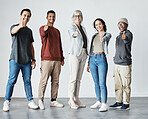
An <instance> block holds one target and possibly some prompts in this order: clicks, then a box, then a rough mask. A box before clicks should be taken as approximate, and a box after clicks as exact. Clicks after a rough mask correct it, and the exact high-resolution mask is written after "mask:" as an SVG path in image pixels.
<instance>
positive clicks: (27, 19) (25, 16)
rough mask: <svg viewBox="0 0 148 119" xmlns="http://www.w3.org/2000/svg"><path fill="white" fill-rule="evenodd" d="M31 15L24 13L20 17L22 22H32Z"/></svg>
mask: <svg viewBox="0 0 148 119" xmlns="http://www.w3.org/2000/svg"><path fill="white" fill-rule="evenodd" d="M30 17H31V14H30V12H28V11H23V13H22V14H21V15H20V19H21V21H25V22H26V23H27V22H28V21H29V20H30Z"/></svg>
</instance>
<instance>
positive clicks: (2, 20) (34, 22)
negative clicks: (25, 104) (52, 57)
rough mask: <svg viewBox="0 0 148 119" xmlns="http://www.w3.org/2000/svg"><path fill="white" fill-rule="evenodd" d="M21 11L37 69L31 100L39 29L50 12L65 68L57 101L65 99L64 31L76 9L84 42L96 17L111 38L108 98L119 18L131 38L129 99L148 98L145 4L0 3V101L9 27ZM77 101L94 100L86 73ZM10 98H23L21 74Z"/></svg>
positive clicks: (133, 0) (103, 0) (93, 0)
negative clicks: (123, 19) (29, 31)
mask: <svg viewBox="0 0 148 119" xmlns="http://www.w3.org/2000/svg"><path fill="white" fill-rule="evenodd" d="M23 8H30V9H31V11H32V14H33V15H32V17H31V19H30V22H29V23H28V26H29V27H30V28H31V29H32V30H33V35H34V39H35V42H34V47H35V55H36V60H37V67H36V69H35V70H34V71H33V75H32V86H33V94H34V97H37V96H38V84H39V80H40V71H39V68H40V51H41V40H40V35H39V27H40V26H41V25H44V24H46V19H45V18H46V13H47V11H48V10H50V9H53V10H55V11H56V13H57V19H56V22H55V24H54V25H55V27H57V28H58V29H59V30H60V31H61V36H62V42H63V50H64V56H65V58H66V59H65V63H66V64H65V66H64V67H62V72H61V76H60V88H59V97H67V96H68V81H69V70H68V69H69V67H68V48H69V47H68V46H69V43H70V42H69V36H68V32H67V29H68V27H69V26H70V24H71V23H72V19H71V16H72V13H73V11H74V10H76V9H80V10H81V11H82V12H83V15H84V21H83V25H84V26H85V28H86V30H87V33H88V38H89V39H90V40H91V37H92V35H93V34H94V33H95V30H94V28H93V26H92V23H93V21H94V20H95V19H96V18H98V17H100V18H103V19H104V20H105V22H106V25H107V28H108V32H110V33H111V34H112V38H111V41H110V44H109V52H110V54H109V55H108V56H107V57H108V64H109V70H108V76H107V86H108V95H109V96H110V97H112V96H115V94H114V79H113V77H112V75H113V60H112V59H113V56H114V52H115V46H114V44H115V38H116V36H117V35H118V34H119V30H118V28H117V21H118V19H119V18H121V17H127V18H128V20H129V29H130V30H131V31H132V32H133V34H134V40H133V44H132V54H133V68H132V69H133V72H132V86H131V87H132V96H148V78H147V67H148V63H147V61H148V46H147V45H148V37H147V35H148V34H147V33H148V29H147V28H148V14H147V11H148V7H147V0H140V1H139V0H124V1H123V0H42V1H41V0H0V26H1V30H0V97H4V95H5V90H6V84H7V80H8V72H9V68H8V67H9V62H8V59H9V56H10V52H11V37H10V31H9V29H10V26H11V25H12V24H15V23H18V22H19V14H20V11H21V10H22V9H23ZM49 84H50V81H49ZM45 96H46V97H49V96H50V85H48V87H47V89H46V94H45ZM80 96H81V97H95V92H94V84H93V81H92V77H91V74H90V73H87V72H86V67H85V71H84V75H83V78H82V84H81V90H80ZM13 97H25V92H24V88H23V81H22V77H21V73H20V75H19V77H18V81H17V83H16V85H15V88H14V93H13Z"/></svg>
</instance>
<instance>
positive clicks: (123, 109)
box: [119, 108, 130, 111]
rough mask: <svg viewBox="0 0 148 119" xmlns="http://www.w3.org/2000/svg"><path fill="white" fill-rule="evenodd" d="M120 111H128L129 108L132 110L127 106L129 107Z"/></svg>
mask: <svg viewBox="0 0 148 119" xmlns="http://www.w3.org/2000/svg"><path fill="white" fill-rule="evenodd" d="M119 110H120V111H127V110H130V108H127V109H119Z"/></svg>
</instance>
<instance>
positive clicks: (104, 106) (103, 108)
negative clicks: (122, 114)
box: [99, 103, 108, 112]
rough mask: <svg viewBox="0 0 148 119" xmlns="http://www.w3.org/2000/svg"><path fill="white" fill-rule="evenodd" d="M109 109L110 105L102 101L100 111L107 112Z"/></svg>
mask: <svg viewBox="0 0 148 119" xmlns="http://www.w3.org/2000/svg"><path fill="white" fill-rule="evenodd" d="M107 110H108V105H107V104H105V103H102V105H101V107H100V109H99V112H106V111H107Z"/></svg>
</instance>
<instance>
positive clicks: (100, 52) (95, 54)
mask: <svg viewBox="0 0 148 119" xmlns="http://www.w3.org/2000/svg"><path fill="white" fill-rule="evenodd" d="M92 54H95V55H100V54H104V52H99V53H92Z"/></svg>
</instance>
